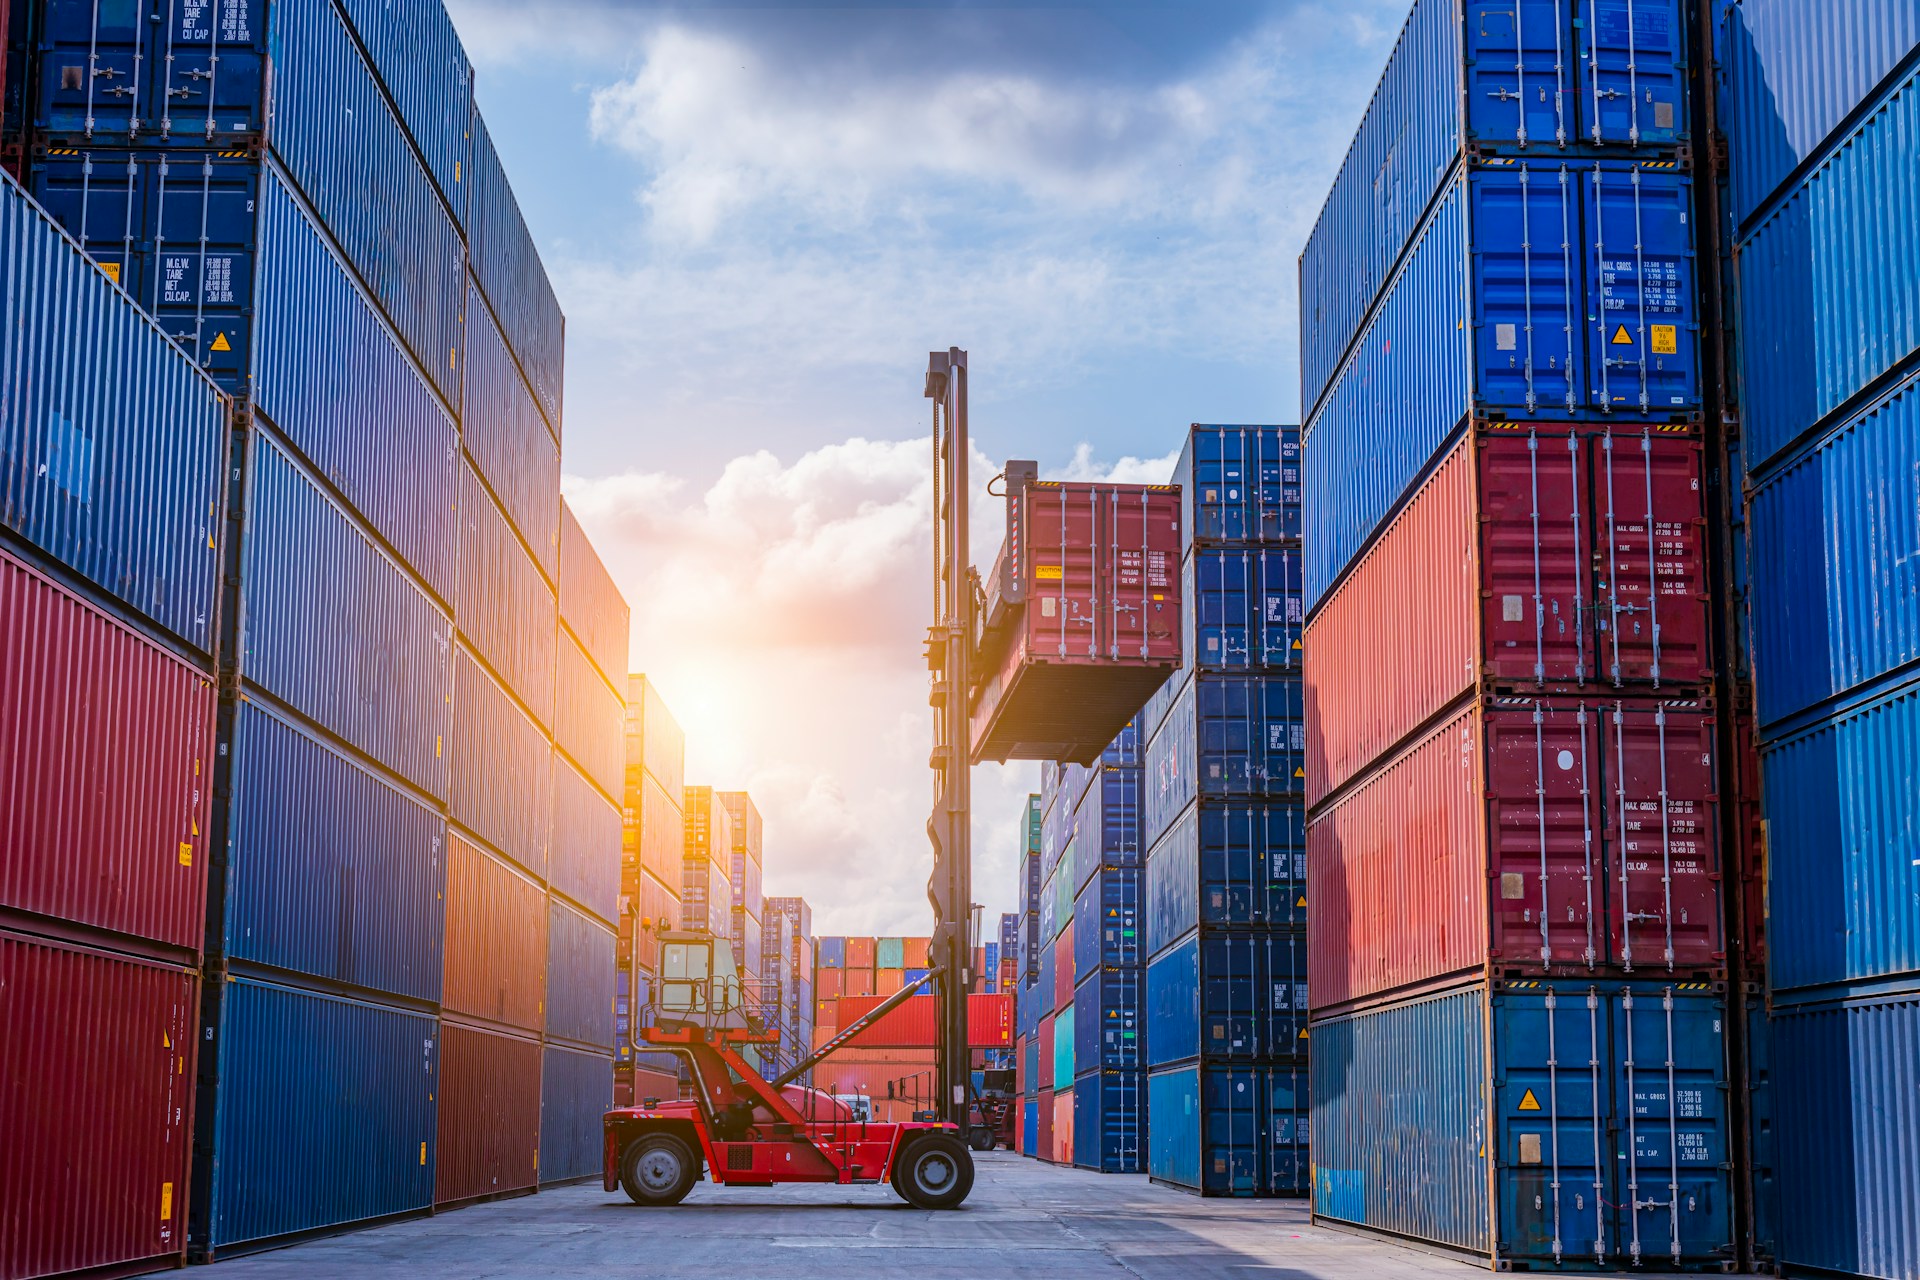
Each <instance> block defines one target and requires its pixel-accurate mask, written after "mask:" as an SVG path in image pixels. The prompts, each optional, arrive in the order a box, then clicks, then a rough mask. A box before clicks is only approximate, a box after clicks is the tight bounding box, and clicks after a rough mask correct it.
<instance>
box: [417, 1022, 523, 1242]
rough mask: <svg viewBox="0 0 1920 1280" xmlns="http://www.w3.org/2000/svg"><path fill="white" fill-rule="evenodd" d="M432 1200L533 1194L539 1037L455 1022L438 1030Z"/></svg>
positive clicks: (450, 1201)
mask: <svg viewBox="0 0 1920 1280" xmlns="http://www.w3.org/2000/svg"><path fill="white" fill-rule="evenodd" d="M440 1038H441V1044H440V1096H439V1099H438V1102H439V1122H438V1141H437V1145H436V1147H435V1154H434V1162H433V1203H434V1204H435V1205H436V1206H439V1205H448V1204H459V1203H464V1202H467V1201H472V1200H485V1199H491V1198H494V1197H498V1196H503V1195H511V1194H513V1193H515V1192H531V1191H532V1190H533V1189H534V1187H535V1185H536V1183H538V1181H539V1176H540V1065H541V1057H542V1056H543V1053H542V1049H541V1046H540V1042H539V1041H538V1040H537V1039H526V1038H524V1037H521V1036H514V1035H505V1034H502V1033H500V1032H495V1031H484V1030H481V1029H480V1028H478V1027H469V1026H464V1025H462V1024H460V1023H457V1022H447V1023H443V1024H442V1026H441V1029H440Z"/></svg>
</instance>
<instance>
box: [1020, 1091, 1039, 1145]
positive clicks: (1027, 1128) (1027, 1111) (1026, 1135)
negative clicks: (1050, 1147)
mask: <svg viewBox="0 0 1920 1280" xmlns="http://www.w3.org/2000/svg"><path fill="white" fill-rule="evenodd" d="M1017 1149H1018V1150H1019V1152H1020V1154H1021V1155H1023V1156H1036V1157H1037V1156H1038V1155H1039V1153H1040V1103H1039V1102H1038V1100H1036V1099H1028V1100H1027V1101H1025V1102H1022V1103H1021V1104H1020V1145H1019V1147H1018V1148H1017Z"/></svg>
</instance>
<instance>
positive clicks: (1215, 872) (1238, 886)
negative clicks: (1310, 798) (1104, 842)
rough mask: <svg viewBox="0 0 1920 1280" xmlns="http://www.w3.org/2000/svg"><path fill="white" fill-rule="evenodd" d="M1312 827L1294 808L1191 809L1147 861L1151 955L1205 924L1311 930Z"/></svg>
mask: <svg viewBox="0 0 1920 1280" xmlns="http://www.w3.org/2000/svg"><path fill="white" fill-rule="evenodd" d="M1306 828H1307V820H1306V814H1305V813H1303V812H1302V811H1301V808H1300V806H1299V805H1298V804H1295V803H1292V802H1290V801H1264V800H1261V801H1233V800H1202V801H1201V802H1200V803H1199V804H1197V805H1193V806H1190V807H1189V808H1188V809H1187V810H1186V811H1185V812H1184V813H1182V814H1181V815H1180V817H1179V819H1178V820H1177V821H1175V822H1174V824H1173V825H1172V826H1171V827H1169V828H1168V829H1167V832H1166V834H1165V835H1163V836H1161V837H1160V841H1159V843H1158V844H1156V845H1154V847H1153V849H1152V851H1151V852H1150V853H1149V854H1148V856H1147V874H1146V886H1145V899H1146V900H1145V902H1144V903H1143V904H1142V906H1143V914H1144V916H1145V920H1144V924H1145V933H1144V935H1143V939H1144V943H1145V950H1146V952H1147V954H1149V955H1158V954H1159V953H1160V952H1162V951H1164V950H1166V948H1167V947H1168V946H1170V945H1171V944H1173V943H1174V942H1176V941H1178V940H1179V939H1180V938H1183V937H1185V936H1186V935H1187V934H1189V933H1191V932H1192V931H1193V930H1194V928H1195V927H1196V926H1198V925H1203V924H1204V925H1208V926H1215V925H1282V926H1286V927H1289V928H1300V927H1304V926H1305V924H1306V922H1307V831H1306Z"/></svg>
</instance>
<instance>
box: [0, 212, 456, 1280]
mask: <svg viewBox="0 0 1920 1280" xmlns="http://www.w3.org/2000/svg"><path fill="white" fill-rule="evenodd" d="M0 243H4V245H5V249H4V251H0V332H4V333H5V334H6V335H7V346H6V349H5V355H4V359H5V361H6V367H7V374H6V377H5V379H4V383H0V387H3V388H4V389H3V390H0V476H4V477H5V478H4V479H0V652H4V654H5V655H6V660H5V666H4V668H0V812H4V813H6V814H7V820H8V821H7V826H8V837H7V843H6V847H5V852H4V855H0V1079H4V1080H6V1081H7V1082H8V1085H7V1087H6V1088H5V1089H3V1090H0V1130H4V1131H5V1132H6V1134H7V1144H8V1149H9V1154H8V1157H7V1158H6V1159H5V1160H4V1161H0V1199H4V1202H5V1203H6V1204H7V1205H8V1209H7V1216H6V1228H5V1242H4V1244H3V1245H0V1271H4V1272H5V1273H7V1274H9V1275H43V1274H50V1273H53V1272H64V1271H81V1270H91V1269H94V1268H107V1267H112V1268H116V1269H122V1270H141V1269H147V1268H155V1267H164V1266H168V1265H179V1264H180V1263H181V1261H182V1260H183V1253H184V1250H185V1247H186V1241H187V1221H186V1213H187V1194H186V1190H187V1179H188V1155H189V1151H190V1149H191V1141H190V1140H191V1136H192V1124H193V1104H194V1099H193V1091H192V1080H193V1072H194V1069H195V1065H196V1054H197V1053H198V1052H199V1042H200V1037H199V1035H198V1024H199V1016H200V986H201V976H202V972H203V970H202V945H203V940H204V930H205V923H206V915H205V912H206V901H207V877H208V867H209V864H210V862H211V858H210V856H209V855H210V852H211V850H210V846H209V842H208V839H207V832H208V830H209V827H210V823H211V807H210V806H211V801H212V798H213V794H212V789H211V787H210V786H209V785H208V783H209V781H210V774H211V772H212V768H213V761H214V754H213V753H214V722H215V713H216V703H215V696H214V690H215V676H216V672H217V664H216V662H215V645H216V640H217V635H218V628H217V622H218V617H219V614H218V607H219V599H220V587H219V578H220V566H221V553H222V550H223V543H224V541H225V539H226V538H227V536H228V534H227V531H226V529H225V527H224V525H223V523H222V522H221V521H220V520H218V519H216V518H212V514H213V513H216V512H218V510H219V509H220V506H221V503H222V496H221V493H222V485H223V476H224V473H225V466H226V459H227V434H228V431H227V429H228V416H229V406H228V403H227V400H226V398H225V396H223V395H222V394H221V392H220V390H219V388H218V387H217V386H215V385H214V383H213V382H212V381H211V380H210V379H208V378H207V377H206V376H205V375H204V374H202V373H201V372H200V371H199V370H198V369H197V368H195V367H194V364H193V362H192V361H191V360H190V359H189V358H188V355H187V353H186V352H184V351H182V350H180V349H179V348H178V347H176V346H175V345H174V344H173V343H172V342H171V341H170V340H169V339H168V338H167V336H166V335H165V334H164V333H163V332H162V331H161V330H160V329H159V328H158V327H157V326H155V324H154V323H153V322H152V320H151V319H150V318H148V317H147V316H146V315H144V314H143V313H142V312H141V311H140V309H139V308H137V307H136V306H135V305H134V304H133V302H132V301H131V300H130V299H129V298H128V297H127V296H126V295H125V294H124V293H123V292H121V291H120V290H118V289H116V288H115V287H114V286H113V284H112V283H111V282H109V280H108V279H107V278H106V277H104V276H103V275H101V274H100V272H98V271H96V270H95V269H94V267H93V265H92V264H91V263H89V262H88V261H87V259H86V257H85V256H84V255H83V254H82V253H81V250H80V248H79V247H78V245H76V244H75V243H74V242H73V241H71V240H70V239H68V238H67V237H66V236H65V235H63V234H62V232H61V230H60V228H59V227H58V226H57V225H56V224H55V223H54V222H53V221H52V220H51V219H49V218H48V217H47V216H46V215H45V214H44V213H43V212H42V211H40V210H39V209H37V208H35V207H34V205H33V203H32V201H30V200H29V199H28V197H27V195H26V194H25V192H23V191H22V190H21V189H20V188H19V187H18V186H17V185H15V184H14V183H13V181H12V180H11V179H9V178H4V177H0ZM427 1038H428V1039H429V1040H430V1039H431V1038H432V1033H431V1031H430V1030H429V1031H428V1032H427ZM76 1153H111V1154H110V1157H103V1158H99V1159H93V1158H84V1157H83V1158H82V1159H81V1160H80V1161H79V1163H76Z"/></svg>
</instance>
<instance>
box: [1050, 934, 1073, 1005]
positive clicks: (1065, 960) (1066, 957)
mask: <svg viewBox="0 0 1920 1280" xmlns="http://www.w3.org/2000/svg"><path fill="white" fill-rule="evenodd" d="M1053 1007H1054V1011H1055V1012H1058V1011H1060V1010H1062V1009H1071V1008H1073V921H1071V920H1069V921H1067V927H1066V928H1064V929H1062V930H1061V931H1060V936H1059V937H1057V938H1055V939H1054V940H1053Z"/></svg>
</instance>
